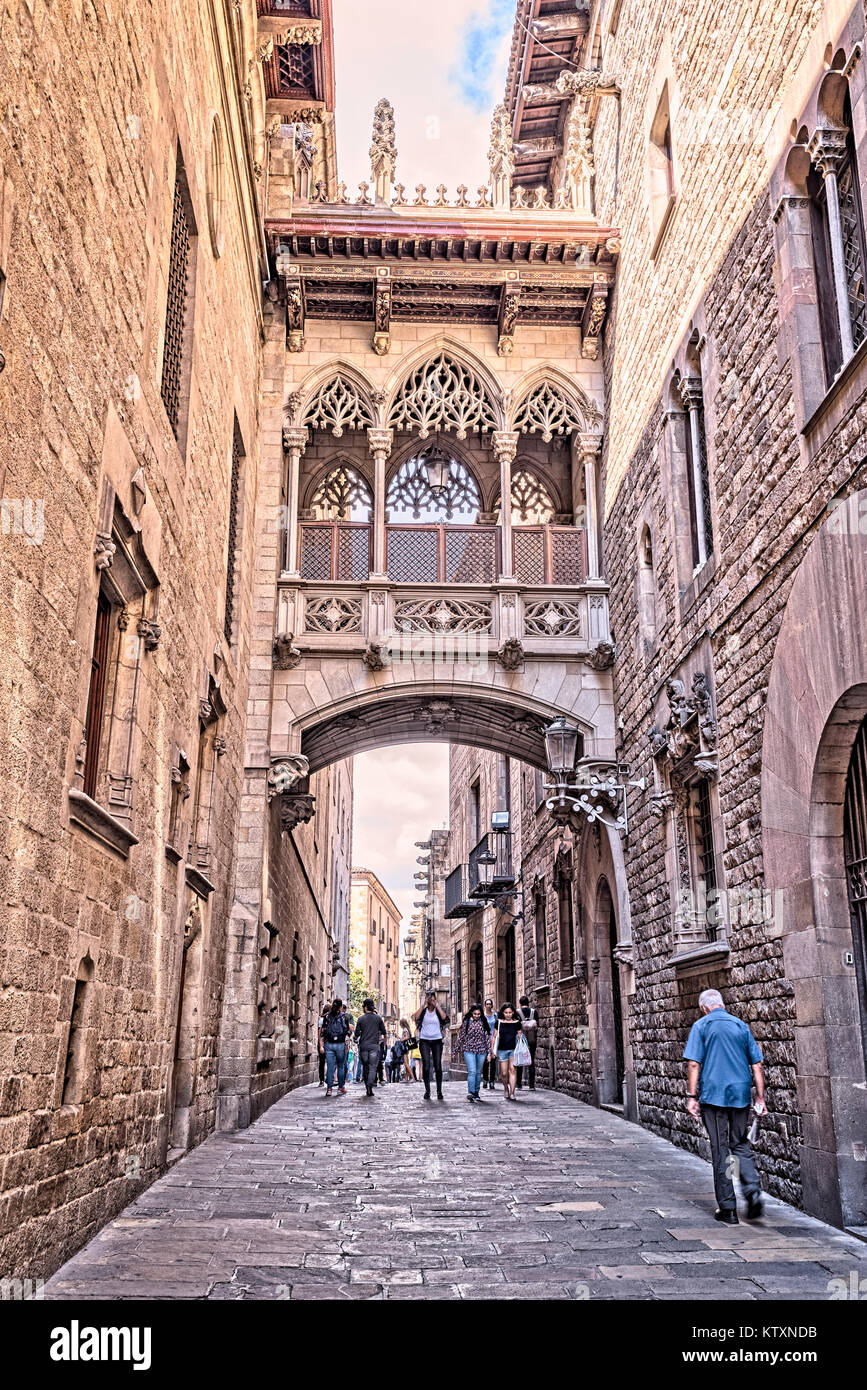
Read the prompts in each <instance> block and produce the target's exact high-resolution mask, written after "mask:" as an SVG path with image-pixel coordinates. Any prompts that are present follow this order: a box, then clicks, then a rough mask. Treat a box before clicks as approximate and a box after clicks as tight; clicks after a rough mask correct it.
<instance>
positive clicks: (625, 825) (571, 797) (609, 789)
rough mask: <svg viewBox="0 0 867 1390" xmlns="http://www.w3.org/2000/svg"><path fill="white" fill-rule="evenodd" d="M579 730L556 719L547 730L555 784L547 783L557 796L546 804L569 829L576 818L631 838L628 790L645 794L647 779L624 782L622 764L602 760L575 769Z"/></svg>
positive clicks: (566, 721)
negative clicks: (578, 817) (632, 789)
mask: <svg viewBox="0 0 867 1390" xmlns="http://www.w3.org/2000/svg"><path fill="white" fill-rule="evenodd" d="M577 750H578V730H577V728H576V727H575V726H574V725H573V724H570V723H569V722H568V720H566V719H562V718H561V719H555V720H554V722H553V724H549V726H548V728H547V729H546V730H545V751H546V753H547V757H548V770H549V772H550V773H551V776H552V777H553V779H554V781H553V782H551V783H549V782H546V783H545V790H546V791H547V792H553V795H552V796H551V797H550V798H549V799H548V800H547V801H546V802H545V805H546V806H547V808H548V810H549V811H550V812H551V814H552V816H553V818H554V820H555V822H556V823H557V824H558V825H568V824H569V823H570V821H571V820H572V818H573V816H584V817H586V819H587V821H588V822H589V824H591V825H592V824H593V823H594V821H599V822H600V823H601V824H602V825H607V826H609V827H610V828H611V829H612V830H619V831H621V832H622V833H623V834H624V835H628V834H629V809H628V806H627V802H626V792H627V788H628V787H640V788H641V790H642V791H643V790H644V787H645V785H646V784H645V779H644V778H643V777H641V778H639V779H638V780H637V781H628V780H627V781H622V780H621V768H620V764H619V763H617V762H615V763H611V762H605V761H603V760H600V759H598V758H597V759H592V758H586V759H582V760H581V761H580V763H579V764H578V767H577V768H576V766H575V754H576V752H577Z"/></svg>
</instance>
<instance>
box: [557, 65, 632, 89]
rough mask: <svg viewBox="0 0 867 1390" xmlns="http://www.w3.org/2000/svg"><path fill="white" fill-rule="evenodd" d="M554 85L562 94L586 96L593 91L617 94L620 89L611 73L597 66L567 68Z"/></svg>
mask: <svg viewBox="0 0 867 1390" xmlns="http://www.w3.org/2000/svg"><path fill="white" fill-rule="evenodd" d="M554 87H555V89H556V90H557V91H558V92H559V93H560V95H561V96H572V95H574V96H579V95H580V96H586V95H590V94H591V93H593V92H598V93H599V95H600V96H617V94H618V93H619V91H620V87H619V86H618V84H617V82H616V81H615V80H614V77H613V76H612V75H611V73H610V72H600V71H599V69H597V68H578V69H577V70H573V69H568V68H567V70H566V71H565V72H561V73H560V76H559V77H558V78H557V81H556V82H555V83H554Z"/></svg>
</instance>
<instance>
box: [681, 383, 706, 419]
mask: <svg viewBox="0 0 867 1390" xmlns="http://www.w3.org/2000/svg"><path fill="white" fill-rule="evenodd" d="M677 389H678V391H679V392H680V399H681V400H682V401H683V405H684V409H685V410H689V411H693V410H699V409H700V408H701V406H702V405H703V404H704V396H703V395H702V387H701V377H700V376H684V377H681V379H680V381H679V382H678V387H677Z"/></svg>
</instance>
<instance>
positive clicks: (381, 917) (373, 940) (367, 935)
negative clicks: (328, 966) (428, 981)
mask: <svg viewBox="0 0 867 1390" xmlns="http://www.w3.org/2000/svg"><path fill="white" fill-rule="evenodd" d="M350 948H351V952H352V964H353V966H354V967H356V968H357V969H359V970H361V971H362V972H363V975H364V979H365V981H366V982H367V984H368V985H369V986H370V988H371V989H372V990H375V991H376V994H375V998H376V999H377V1001H378V1006H379V1010H378V1011H379V1013H381V1014H382V1017H383V1018H384V1019H385V1020H386V1022H387V1023H389V1024H392V1023H394V1021H395V1020H396V1019H397V1018H398V1016H399V1012H400V909H399V908H398V907H396V906H395V903H394V901H393V899H392V898H391V897H390V896H389V894H388V892H387V891H386V889H385V888H384V887H383V885H382V884H381V883H380V881H379V879H378V878H377V876H376V874H374V873H371V871H370V869H362V868H354V869H353V870H352V898H351V914H350Z"/></svg>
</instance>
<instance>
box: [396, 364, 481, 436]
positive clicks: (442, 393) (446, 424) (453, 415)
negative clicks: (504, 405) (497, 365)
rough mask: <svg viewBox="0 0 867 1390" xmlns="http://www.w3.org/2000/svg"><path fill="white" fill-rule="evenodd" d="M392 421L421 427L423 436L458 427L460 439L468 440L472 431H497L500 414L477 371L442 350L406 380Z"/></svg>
mask: <svg viewBox="0 0 867 1390" xmlns="http://www.w3.org/2000/svg"><path fill="white" fill-rule="evenodd" d="M388 424H389V428H390V429H398V430H413V431H414V430H417V431H418V433H419V435H420V436H421V438H422V439H427V438H428V436H429V435H430V434H432V433H433V432H434V431H435V430H446V431H448V430H454V431H455V433H456V435H457V437H458V439H466V437H467V434H468V433H469V431H470V430H475V429H477V430H479V431H480V432H481V433H484V432H485V431H487V430H495V429H496V428H497V415H496V410H495V408H494V404H493V401H492V400H491V397H490V395H489V394H488V391H487V390H486V388H485V386H484V385H483V383H482V382H481V381H480V380H479V378H478V377H477V376H476V374H475V372H473V371H472V370H471V369H470V368H469V367H467V366H465V365H464V364H463V363H462V362H456V361H454V359H453V358H451V357H449V355H448V354H447V353H445V352H440V353H439V354H437V356H435V357H432V358H430V359H429V360H428V361H427V362H425V363H424V364H423V365H422V366H420V367H417V368H416V369H415V371H414V372H413V373H412V374H411V375H410V376H409V377H408V378H407V380H406V381H405V382H404V383H403V385H402V386H401V388H400V390H399V391H398V393H397V395H396V396H395V399H394V403H393V405H392V407H391V410H390V411H389V416H388Z"/></svg>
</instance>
